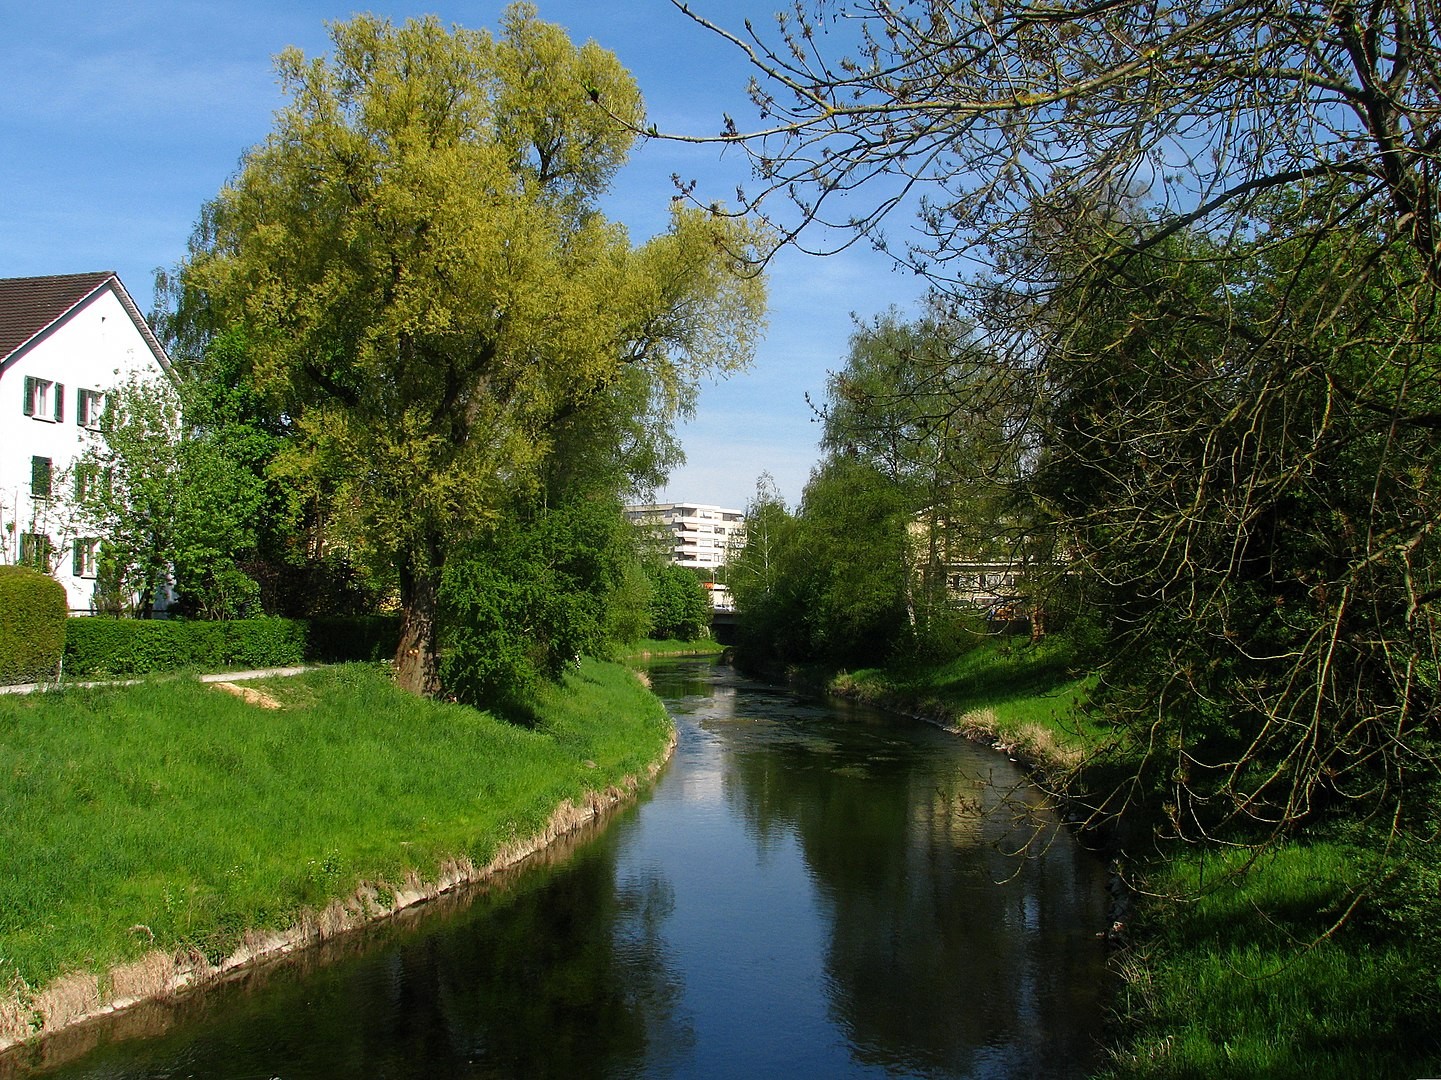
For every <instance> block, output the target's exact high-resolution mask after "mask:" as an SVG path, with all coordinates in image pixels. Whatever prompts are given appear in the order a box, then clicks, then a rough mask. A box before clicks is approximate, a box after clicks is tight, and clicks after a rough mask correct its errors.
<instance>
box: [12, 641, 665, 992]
mask: <svg viewBox="0 0 1441 1080" xmlns="http://www.w3.org/2000/svg"><path fill="white" fill-rule="evenodd" d="M246 685H247V686H248V687H250V688H253V689H255V690H258V691H261V692H262V693H264V694H267V695H270V696H272V697H273V698H274V699H275V701H277V702H278V703H279V704H280V705H281V706H282V707H281V708H278V709H276V708H262V707H258V706H257V705H255V704H252V703H248V702H246V701H244V700H241V699H240V698H238V697H234V696H230V695H228V694H226V693H223V692H221V691H220V690H217V689H215V688H212V687H209V686H204V685H201V684H199V683H196V682H192V681H186V680H168V681H157V682H151V683H145V684H142V685H138V686H129V687H109V688H94V689H70V690H66V691H63V692H52V693H46V694H36V695H32V696H28V697H20V696H16V697H7V698H3V699H0V798H3V805H0V989H5V990H7V991H8V992H9V994H10V995H11V999H12V1001H13V1000H16V997H15V995H17V994H18V1000H19V1001H20V1002H21V1003H22V1004H23V1002H24V1001H25V999H26V995H27V994H28V993H29V992H30V991H31V990H34V989H38V988H40V987H41V986H43V985H45V984H46V983H48V982H49V981H50V980H52V979H54V978H55V977H56V976H57V975H61V974H62V973H65V972H69V971H72V970H76V969H79V970H85V971H103V970H106V969H108V968H110V967H111V966H113V965H116V964H118V963H122V962H125V961H129V960H132V959H134V958H135V957H137V956H139V955H140V954H142V953H144V952H147V951H148V950H153V949H161V950H166V951H171V952H176V951H189V950H194V951H196V952H198V953H201V954H203V955H205V956H206V957H208V958H209V959H210V960H211V962H216V961H218V960H219V958H221V957H224V956H226V955H228V954H229V953H230V951H231V950H232V949H233V948H234V947H235V946H236V944H237V942H238V941H239V940H240V937H241V934H242V932H243V931H245V930H247V929H257V928H260V929H264V928H275V929H281V928H285V927H289V926H292V925H293V924H295V922H296V920H297V919H298V918H300V917H301V915H302V913H303V912H306V911H315V910H318V909H320V908H322V907H324V906H325V905H326V904H327V903H328V902H329V901H331V900H332V899H335V898H340V897H345V896H348V895H351V894H353V893H354V892H355V890H356V889H357V886H359V885H360V884H361V883H362V882H370V883H377V884H380V885H381V886H382V887H381V889H380V892H379V894H378V895H379V897H380V902H381V903H382V906H383V904H384V901H385V899H386V890H387V888H395V887H399V886H400V884H401V883H402V882H405V881H406V880H407V877H408V876H410V875H414V876H416V877H418V878H419V879H421V880H434V879H435V878H436V875H437V873H438V871H439V870H440V868H441V867H442V866H443V865H444V864H445V863H446V862H447V861H449V860H455V859H458V858H464V859H469V860H470V861H471V862H473V863H474V864H475V865H476V866H484V865H485V864H487V863H488V862H489V861H490V860H491V859H492V858H493V857H494V856H495V855H496V854H497V852H499V851H501V850H502V849H503V848H505V847H506V846H507V845H510V844H513V843H515V842H516V841H518V840H521V839H524V838H527V837H529V836H532V835H534V834H535V833H537V832H538V831H540V830H542V829H543V828H545V826H546V825H547V822H548V821H549V820H550V818H551V815H552V814H553V812H554V811H555V810H556V808H557V806H558V805H559V804H561V803H562V802H563V801H565V800H573V801H579V800H582V799H583V798H584V797H585V796H586V794H587V793H588V792H592V791H600V790H604V789H605V788H607V787H608V786H610V785H620V784H622V783H623V782H624V780H625V778H626V777H634V776H643V775H644V774H645V771H646V769H647V767H648V766H649V765H651V764H653V763H654V762H656V761H657V760H658V759H659V758H660V757H661V756H662V754H663V752H664V747H665V744H666V741H667V740H668V738H669V737H670V724H669V720H668V718H667V717H666V714H665V712H664V709H663V708H662V707H661V705H660V703H659V702H658V701H656V699H655V698H654V697H653V696H652V695H650V694H649V692H648V691H647V690H646V689H645V688H644V687H643V686H642V685H641V684H640V682H639V681H638V680H637V679H636V678H635V676H634V675H633V674H631V673H630V672H629V671H627V670H625V669H624V668H621V667H619V666H617V665H609V664H599V663H594V662H586V663H584V664H583V665H582V666H581V668H580V670H579V671H578V672H577V673H576V674H574V675H571V676H569V677H568V678H567V679H566V681H565V684H564V686H562V687H560V688H557V689H555V690H553V691H551V692H550V693H548V695H547V696H546V698H545V700H544V701H543V702H542V704H541V708H540V715H541V719H540V720H539V721H538V722H537V723H536V725H535V727H534V728H523V727H518V726H516V725H514V724H511V723H507V722H505V721H503V720H500V719H497V718H495V717H492V716H490V715H488V714H486V713H482V712H477V711H475V710H472V709H467V708H463V707H460V706H455V705H445V704H440V703H436V702H429V701H422V700H419V699H416V698H413V697H411V696H409V695H406V694H403V693H401V692H399V691H398V690H396V689H395V687H394V686H393V685H392V684H391V681H390V678H389V676H388V674H387V673H386V672H385V671H384V670H383V669H381V668H379V667H374V666H369V665H344V666H338V667H334V668H327V669H321V670H317V671H314V672H311V673H307V674H305V675H303V676H299V677H295V678H290V679H274V680H266V681H260V682H255V683H248V684H246Z"/></svg>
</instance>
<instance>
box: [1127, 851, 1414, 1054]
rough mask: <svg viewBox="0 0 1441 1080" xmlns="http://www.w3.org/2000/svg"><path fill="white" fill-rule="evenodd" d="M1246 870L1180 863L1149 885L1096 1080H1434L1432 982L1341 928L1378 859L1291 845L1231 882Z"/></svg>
mask: <svg viewBox="0 0 1441 1080" xmlns="http://www.w3.org/2000/svg"><path fill="white" fill-rule="evenodd" d="M1242 858H1243V856H1242V855H1241V854H1239V853H1237V854H1232V855H1228V856H1217V855H1214V854H1213V855H1210V856H1205V857H1203V856H1200V855H1197V856H1193V857H1190V858H1185V859H1181V860H1177V861H1174V862H1172V863H1169V864H1167V865H1166V866H1164V867H1162V868H1158V870H1157V871H1156V876H1155V878H1154V879H1153V880H1152V881H1150V882H1149V883H1148V885H1149V886H1150V888H1152V889H1154V890H1155V891H1156V892H1157V894H1158V895H1157V896H1156V897H1155V898H1153V899H1150V900H1147V901H1146V902H1144V903H1143V905H1142V907H1141V919H1140V924H1139V927H1138V936H1137V940H1138V943H1139V944H1138V945H1137V946H1136V947H1135V952H1134V954H1133V955H1131V956H1130V957H1128V958H1127V960H1126V963H1125V966H1126V968H1127V971H1128V975H1129V979H1128V983H1127V986H1126V989H1125V991H1124V992H1123V994H1122V997H1121V1001H1120V1004H1119V1016H1118V1020H1117V1026H1116V1030H1115V1033H1114V1034H1115V1036H1116V1038H1115V1042H1116V1043H1117V1044H1118V1046H1119V1049H1117V1050H1116V1051H1115V1052H1114V1059H1113V1062H1112V1064H1111V1066H1110V1067H1109V1068H1108V1069H1107V1070H1106V1071H1105V1072H1104V1073H1103V1075H1104V1076H1107V1077H1111V1078H1115V1080H1119V1078H1122V1077H1125V1078H1131V1077H1147V1078H1152V1077H1162V1078H1181V1077H1188V1078H1189V1077H1253V1076H1264V1077H1268V1078H1276V1080H1284V1078H1296V1080H1321V1078H1329V1077H1336V1078H1338V1080H1339V1078H1353V1077H1358V1076H1365V1077H1375V1078H1384V1077H1416V1076H1421V1075H1427V1076H1431V1075H1437V1074H1438V1072H1437V1070H1438V1068H1441V1042H1438V1036H1437V1029H1436V1025H1435V1001H1436V991H1437V990H1438V989H1441V987H1438V986H1437V984H1436V973H1435V972H1434V971H1428V970H1427V966H1426V965H1424V964H1420V965H1418V963H1417V962H1416V960H1417V958H1416V956H1415V955H1413V954H1412V953H1411V951H1409V950H1408V949H1407V948H1406V947H1405V945H1404V943H1401V942H1398V941H1393V940H1386V939H1378V938H1377V937H1375V936H1374V935H1372V934H1369V933H1367V932H1366V929H1365V919H1364V917H1363V916H1362V915H1361V914H1360V913H1359V911H1358V912H1357V913H1356V914H1353V915H1352V917H1351V918H1348V919H1347V920H1345V921H1342V922H1340V924H1339V926H1338V925H1337V924H1338V919H1339V918H1340V916H1341V915H1342V914H1343V913H1345V912H1347V911H1348V910H1349V909H1350V907H1351V902H1352V900H1353V899H1354V897H1355V896H1356V890H1357V889H1358V888H1360V887H1361V886H1362V885H1364V884H1366V883H1367V882H1368V881H1371V880H1374V878H1375V876H1376V874H1377V873H1378V863H1377V860H1376V858H1375V857H1374V855H1372V854H1371V853H1370V852H1369V851H1366V850H1362V849H1358V848H1355V847H1350V846H1347V845H1344V844H1330V843H1316V844H1294V845H1292V846H1289V847H1286V848H1283V849H1281V850H1279V851H1276V852H1274V853H1273V854H1270V855H1268V856H1266V857H1265V858H1264V859H1263V860H1262V861H1261V862H1260V863H1258V864H1257V865H1256V866H1254V867H1253V868H1251V869H1250V870H1249V872H1247V873H1245V874H1237V873H1236V871H1237V870H1238V869H1239V867H1240V863H1241V861H1242ZM1167 896H1170V897H1178V896H1184V897H1189V898H1190V899H1186V900H1179V899H1165V898H1164V897H1167Z"/></svg>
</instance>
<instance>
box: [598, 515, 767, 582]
mask: <svg viewBox="0 0 1441 1080" xmlns="http://www.w3.org/2000/svg"><path fill="white" fill-rule="evenodd" d="M625 515H626V517H628V518H629V519H630V520H631V521H633V522H635V523H636V524H637V525H638V526H640V527H641V528H644V529H647V530H648V531H649V532H651V534H652V535H654V536H655V537H656V538H657V539H658V541H659V542H660V543H661V544H663V545H665V547H666V550H667V552H668V553H669V555H670V558H671V561H672V562H674V563H676V564H677V565H679V566H690V567H694V568H696V569H701V570H714V569H716V568H717V567H721V566H724V565H725V564H726V561H727V559H728V558H729V556H730V552H731V550H732V548H733V547H739V546H740V545H741V544H743V543H745V520H746V516H745V511H743V510H732V509H729V508H728V507H724V506H711V505H710V504H708V503H646V504H643V505H638V506H627V507H626V508H625Z"/></svg>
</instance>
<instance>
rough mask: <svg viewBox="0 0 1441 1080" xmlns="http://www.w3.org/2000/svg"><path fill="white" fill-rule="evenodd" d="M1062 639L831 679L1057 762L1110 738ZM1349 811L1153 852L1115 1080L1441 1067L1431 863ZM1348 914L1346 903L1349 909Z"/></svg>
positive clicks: (1125, 992)
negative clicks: (1394, 850)
mask: <svg viewBox="0 0 1441 1080" xmlns="http://www.w3.org/2000/svg"><path fill="white" fill-rule="evenodd" d="M1073 662H1074V658H1073V656H1072V653H1071V649H1070V646H1069V643H1068V642H1067V641H1066V640H1065V638H1064V636H1056V637H1053V638H1049V639H1047V640H1045V641H1043V642H1041V643H1039V644H1038V645H1030V644H1028V643H1026V642H1025V641H1024V640H1023V639H1007V638H990V639H986V640H984V641H982V642H981V643H980V644H978V645H977V647H976V648H974V649H971V650H970V651H968V652H967V653H965V654H964V655H963V656H961V657H958V658H956V659H954V660H951V661H949V662H947V663H944V664H937V665H932V666H929V667H911V668H907V669H904V670H889V669H887V670H880V669H872V670H864V671H856V672H852V673H849V674H845V675H841V676H838V677H837V678H836V680H835V681H834V684H833V685H834V687H835V689H837V690H838V691H840V692H842V693H845V694H847V695H850V696H856V697H861V698H865V699H868V700H871V701H875V702H878V703H882V704H886V705H889V706H892V707H902V708H906V709H908V710H910V711H915V712H921V713H924V714H926V715H928V716H930V717H931V718H933V719H936V720H938V721H941V722H944V723H948V724H950V725H951V726H953V727H955V728H957V729H958V730H962V731H965V732H966V733H967V734H970V735H972V736H976V737H981V738H984V739H986V740H988V741H995V742H998V743H1000V744H1002V745H1004V746H1006V747H1008V748H1012V749H1014V750H1015V751H1017V752H1018V753H1019V754H1021V755H1023V756H1024V757H1026V758H1028V759H1029V760H1030V761H1031V762H1032V763H1033V764H1035V765H1036V766H1037V767H1039V768H1042V769H1047V768H1050V769H1054V770H1056V771H1061V770H1064V769H1067V768H1069V767H1071V766H1073V765H1075V764H1076V763H1077V762H1078V761H1080V760H1081V759H1082V758H1083V757H1084V756H1085V755H1086V754H1087V752H1089V751H1091V750H1093V749H1095V748H1096V747H1098V746H1100V745H1102V743H1103V741H1104V740H1106V739H1107V738H1109V737H1110V736H1109V733H1108V731H1107V729H1106V728H1105V727H1104V726H1103V725H1101V724H1100V723H1098V722H1097V721H1096V720H1095V719H1094V718H1091V717H1088V716H1087V715H1086V712H1085V709H1084V706H1085V703H1086V700H1087V694H1088V692H1089V689H1090V687H1091V684H1092V681H1091V680H1090V679H1089V678H1086V677H1083V676H1080V675H1078V674H1077V673H1076V671H1075V670H1074V668H1073V666H1072V665H1073ZM1381 846H1382V845H1381V843H1380V842H1379V841H1378V840H1375V839H1374V838H1371V837H1369V836H1368V835H1367V834H1366V833H1365V832H1364V831H1363V830H1362V827H1360V826H1354V827H1351V828H1349V829H1340V828H1337V829H1336V830H1334V831H1333V832H1332V833H1329V834H1322V833H1321V832H1319V831H1318V830H1317V829H1313V830H1312V832H1311V833H1310V834H1308V835H1303V836H1300V837H1298V838H1297V839H1296V840H1295V841H1294V842H1292V843H1290V844H1288V845H1286V846H1284V847H1282V848H1280V849H1278V850H1275V851H1273V852H1271V853H1269V854H1268V855H1267V856H1266V857H1265V858H1263V859H1262V860H1260V861H1259V862H1258V863H1257V864H1256V865H1254V866H1252V867H1250V868H1249V870H1248V872H1246V873H1244V874H1240V873H1236V872H1235V871H1237V870H1238V869H1240V866H1241V855H1240V854H1234V853H1233V854H1232V855H1231V856H1230V857H1228V858H1223V857H1222V856H1220V855H1217V854H1216V853H1214V852H1211V853H1205V852H1200V851H1198V850H1196V849H1194V848H1187V849H1184V850H1178V849H1176V848H1174V847H1172V848H1166V849H1161V850H1162V851H1164V855H1162V854H1159V853H1157V854H1152V853H1150V852H1147V853H1146V858H1148V859H1149V861H1141V862H1133V863H1131V864H1130V865H1128V866H1127V867H1126V871H1127V877H1128V879H1130V880H1131V881H1133V882H1134V883H1135V884H1137V885H1138V886H1140V891H1139V892H1138V894H1137V896H1136V898H1135V905H1134V911H1133V918H1132V921H1131V925H1130V926H1129V928H1128V932H1127V935H1126V938H1127V941H1128V944H1127V945H1126V946H1125V948H1124V949H1122V950H1121V951H1119V952H1117V954H1116V957H1115V959H1116V964H1117V966H1118V968H1120V970H1121V973H1122V975H1123V976H1124V979H1123V983H1122V989H1121V991H1120V993H1119V995H1118V999H1117V1002H1116V1016H1115V1022H1114V1023H1113V1024H1112V1025H1111V1027H1110V1028H1109V1030H1108V1032H1107V1039H1106V1041H1107V1049H1108V1061H1107V1064H1106V1066H1105V1068H1104V1069H1103V1071H1102V1072H1101V1074H1100V1075H1102V1076H1104V1077H1107V1078H1109V1080H1142V1078H1145V1080H1153V1078H1158V1077H1165V1078H1173V1080H1181V1078H1197V1080H1200V1078H1205V1080H1215V1078H1218V1077H1237V1078H1240V1077H1247V1078H1250V1077H1267V1078H1270V1080H1280V1078H1296V1080H1323V1078H1331V1077H1335V1078H1337V1080H1342V1078H1346V1080H1350V1078H1353V1077H1358V1076H1365V1077H1374V1078H1383V1077H1398V1078H1401V1077H1419V1076H1441V1037H1438V1034H1437V1030H1438V1029H1437V1026H1436V1020H1435V1018H1436V1014H1437V1010H1438V1006H1441V942H1438V939H1437V937H1436V935H1435V933H1434V927H1435V922H1436V919H1437V916H1438V915H1441V864H1438V860H1437V858H1436V856H1435V855H1434V854H1432V853H1431V852H1430V851H1429V850H1423V851H1416V852H1411V853H1408V856H1407V857H1406V858H1404V859H1393V860H1392V862H1391V864H1390V865H1389V866H1385V865H1382V863H1381V860H1380V858H1379V855H1378V852H1379V851H1380V850H1381ZM1343 915H1344V916H1345V918H1342V916H1343Z"/></svg>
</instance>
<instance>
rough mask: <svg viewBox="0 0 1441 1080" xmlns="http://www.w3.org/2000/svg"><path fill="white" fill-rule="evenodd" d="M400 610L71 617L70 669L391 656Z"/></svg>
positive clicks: (143, 671) (131, 671)
mask: <svg viewBox="0 0 1441 1080" xmlns="http://www.w3.org/2000/svg"><path fill="white" fill-rule="evenodd" d="M399 635H400V620H399V618H397V617H396V616H388V615H373V616H367V617H359V618H330V619H314V620H305V619H274V618H265V619H235V620H232V621H230V622H217V621H212V620H208V619H197V620H194V621H192V620H188V619H165V620H152V619H108V618H102V617H94V618H84V619H70V620H69V621H68V624H67V626H66V627H65V670H66V672H67V673H69V674H70V675H73V676H79V677H87V678H106V677H110V676H129V675H151V674H156V673H158V672H163V671H180V670H184V669H187V668H199V669H203V670H207V671H222V670H224V669H226V668H263V667H283V666H286V665H291V664H300V663H304V662H305V661H315V662H318V663H341V662H344V661H347V660H388V659H389V658H390V657H392V656H394V655H395V645H396V641H397V640H398V638H399Z"/></svg>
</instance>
